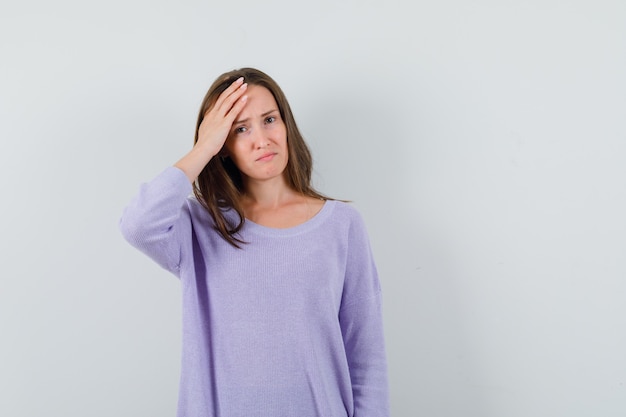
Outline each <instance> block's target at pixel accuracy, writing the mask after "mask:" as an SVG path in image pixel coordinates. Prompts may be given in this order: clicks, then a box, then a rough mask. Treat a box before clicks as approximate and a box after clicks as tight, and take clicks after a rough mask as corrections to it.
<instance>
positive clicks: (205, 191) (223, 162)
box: [193, 68, 330, 248]
mask: <svg viewBox="0 0 626 417" xmlns="http://www.w3.org/2000/svg"><path fill="white" fill-rule="evenodd" d="M239 77H243V78H244V82H246V83H248V85H258V86H262V87H265V88H267V89H268V90H269V91H270V92H271V93H272V95H273V96H274V99H275V100H276V104H278V110H279V112H280V116H281V118H282V119H283V121H284V123H285V126H286V128H287V149H288V161H287V167H286V168H285V174H286V175H285V178H286V180H287V185H288V186H289V187H290V188H291V189H293V190H294V191H296V192H298V193H300V194H302V195H304V196H308V197H313V198H318V199H322V200H330V198H329V197H326V196H325V195H323V194H321V193H319V192H318V191H316V190H315V189H314V188H313V186H312V185H311V172H312V169H313V160H312V158H311V152H310V151H309V148H308V146H307V144H306V142H305V141H304V138H303V137H302V134H301V133H300V130H299V129H298V126H297V125H296V121H295V119H294V117H293V114H292V113H291V107H289V102H288V101H287V98H286V97H285V94H284V93H283V91H282V90H281V88H280V87H279V86H278V84H277V83H276V82H275V81H274V80H273V79H272V78H271V77H270V76H269V75H267V74H265V73H264V72H262V71H259V70H258V69H255V68H240V69H237V70H233V71H230V72H227V73H224V74H222V75H220V76H219V77H218V78H217V79H216V80H215V81H214V82H213V85H211V87H210V88H209V91H208V92H207V93H206V95H205V96H204V100H202V105H201V106H200V113H199V114H198V123H197V124H196V134H195V138H194V144H195V143H196V142H197V141H198V129H199V128H200V123H202V120H203V119H204V115H205V114H206V112H207V111H208V110H209V109H210V108H211V107H213V105H215V102H216V101H217V98H218V97H219V95H220V94H222V92H223V91H224V90H226V88H228V86H229V85H231V84H232V83H233V82H234V81H235V80H236V79H238V78H239ZM218 155H219V154H218ZM193 192H194V194H195V196H196V198H197V199H198V201H199V202H200V204H202V206H203V207H204V208H205V209H206V210H207V211H208V212H209V214H210V215H211V217H212V218H213V220H214V222H215V229H216V230H217V231H218V232H219V233H220V234H221V235H222V237H223V238H224V239H226V241H227V242H228V243H230V244H231V245H233V246H235V247H237V248H241V246H240V244H242V243H245V242H244V241H243V240H241V239H240V238H239V237H238V236H237V233H238V232H239V231H240V230H241V228H242V227H243V224H244V222H245V217H244V212H243V207H242V205H241V202H240V199H241V196H242V194H243V192H244V189H243V181H242V177H241V172H239V169H238V168H237V167H236V166H235V164H234V163H233V162H232V160H231V159H230V158H222V157H219V156H217V155H216V156H215V157H213V158H211V160H210V161H209V163H208V164H207V165H206V166H205V167H204V169H203V170H202V172H201V173H200V175H199V176H198V179H197V180H196V181H195V182H194V184H193ZM231 208H232V209H234V210H235V211H236V212H237V214H238V216H239V221H238V222H237V223H236V224H231V222H229V221H228V219H227V218H226V217H225V216H224V211H226V210H228V209H231Z"/></svg>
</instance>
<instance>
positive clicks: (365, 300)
mask: <svg viewBox="0 0 626 417" xmlns="http://www.w3.org/2000/svg"><path fill="white" fill-rule="evenodd" d="M381 301H382V297H381V289H380V282H379V280H378V273H377V271H376V265H375V264H374V259H373V256H372V252H371V248H370V244H369V239H368V236H367V232H366V229H365V225H364V223H363V220H362V218H361V217H360V215H358V213H357V215H356V219H355V220H354V221H353V222H352V224H351V227H350V232H349V239H348V259H347V265H346V276H345V281H344V290H343V296H342V301H341V308H340V312H339V322H340V325H341V330H342V334H343V341H344V346H345V349H346V357H347V359H348V366H349V368H350V379H351V382H352V392H353V397H354V417H388V416H389V391H388V382H387V360H386V354H385V343H384V334H383V318H382V305H381Z"/></svg>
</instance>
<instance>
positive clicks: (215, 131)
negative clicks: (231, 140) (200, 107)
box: [196, 77, 248, 156]
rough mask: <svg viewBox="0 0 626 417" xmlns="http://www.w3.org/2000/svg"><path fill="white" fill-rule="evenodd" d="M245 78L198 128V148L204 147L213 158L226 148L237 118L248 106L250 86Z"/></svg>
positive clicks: (211, 109)
mask: <svg viewBox="0 0 626 417" xmlns="http://www.w3.org/2000/svg"><path fill="white" fill-rule="evenodd" d="M243 81H244V80H243V77H241V78H239V79H237V80H235V81H234V82H233V83H232V84H231V85H230V86H228V88H227V89H226V90H224V92H223V93H222V94H220V96H219V97H218V98H217V101H216V102H215V104H214V105H213V107H211V108H210V109H209V110H207V112H206V113H205V114H204V118H203V119H202V122H201V123H200V126H199V127H198V141H197V142H196V146H199V147H203V148H205V149H207V150H208V152H210V155H211V156H214V155H217V154H218V153H219V151H220V150H221V149H222V146H224V142H226V139H227V138H228V134H229V133H230V130H231V128H232V126H233V123H234V121H235V118H236V117H237V115H238V114H239V113H240V112H241V110H242V109H243V107H244V106H245V104H246V99H247V96H245V95H244V94H245V92H246V89H247V87H248V84H245V83H244V82H243Z"/></svg>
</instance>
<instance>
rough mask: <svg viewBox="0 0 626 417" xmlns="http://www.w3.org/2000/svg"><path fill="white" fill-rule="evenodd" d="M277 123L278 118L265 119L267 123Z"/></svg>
mask: <svg viewBox="0 0 626 417" xmlns="http://www.w3.org/2000/svg"><path fill="white" fill-rule="evenodd" d="M275 121H276V118H275V117H274V116H270V117H268V118H267V119H265V123H274V122H275Z"/></svg>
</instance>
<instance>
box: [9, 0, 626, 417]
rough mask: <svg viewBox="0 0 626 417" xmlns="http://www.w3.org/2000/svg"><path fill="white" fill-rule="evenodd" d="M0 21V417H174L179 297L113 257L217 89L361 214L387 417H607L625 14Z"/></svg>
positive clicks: (113, 6)
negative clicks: (274, 103)
mask: <svg viewBox="0 0 626 417" xmlns="http://www.w3.org/2000/svg"><path fill="white" fill-rule="evenodd" d="M13 3H16V4H11V5H8V4H5V3H3V4H2V6H0V59H1V64H0V138H1V144H0V169H1V172H0V186H1V188H0V189H1V190H2V195H3V198H2V201H3V202H2V205H1V210H2V211H1V213H2V222H1V224H0V236H1V241H0V242H1V245H2V246H1V248H0V249H1V250H0V256H1V257H2V270H1V271H2V272H1V280H0V332H1V333H0V335H1V336H0V337H1V343H0V415H2V416H11V417H22V416H24V417H26V416H28V417H35V416H64V417H74V416H76V417H78V416H80V417H84V416H90V417H100V416H173V415H174V414H175V408H176V399H177V386H178V373H179V369H180V364H179V360H180V359H179V355H180V337H181V323H180V312H181V307H180V291H179V290H180V289H179V284H178V281H177V280H176V278H174V277H173V276H170V275H169V274H168V273H166V272H165V271H163V270H161V269H160V268H159V267H158V266H157V265H156V264H154V263H153V262H152V261H150V260H149V259H148V258H146V257H145V256H144V255H142V254H141V253H139V252H138V251H136V250H135V249H133V248H132V247H130V245H128V244H127V243H126V242H125V241H124V240H123V239H122V237H121V235H120V233H119V231H118V229H117V222H118V219H119V217H120V215H121V213H122V210H123V208H124V206H125V205H126V204H127V202H128V201H129V200H130V198H131V197H132V196H133V195H134V193H135V192H136V191H137V189H138V187H139V184H140V183H141V182H143V181H147V180H149V179H151V178H153V177H154V176H155V175H156V174H158V173H159V172H160V171H161V170H162V169H164V168H165V167H167V166H169V165H171V164H172V163H174V162H175V161H176V160H177V159H178V158H179V157H180V156H182V155H183V154H184V153H185V152H186V151H187V150H188V149H189V148H190V146H191V144H192V138H193V128H194V124H195V119H196V115H197V111H198V108H199V105H200V101H201V99H202V97H203V96H204V93H205V92H206V89H207V88H208V87H209V85H210V84H211V82H212V81H213V79H214V78H215V77H217V76H218V75H219V74H221V73H222V72H224V71H228V70H231V69H234V68H238V67H241V66H254V67H257V68H259V69H261V70H263V71H265V72H267V73H269V74H270V75H271V76H273V77H274V78H275V79H276V81H277V82H278V83H279V84H280V85H281V86H282V87H283V89H284V90H285V92H286V94H287V97H288V98H289V99H290V101H291V104H292V107H293V110H294V112H295V115H296V119H297V121H298V123H299V125H300V127H301V130H302V131H303V133H304V135H305V137H306V138H307V140H308V141H309V144H310V146H311V148H312V151H313V154H314V158H315V160H316V173H315V182H316V184H317V186H318V187H319V188H320V189H321V190H322V191H323V192H326V193H328V194H330V195H332V196H335V197H338V198H344V199H351V200H353V201H354V205H355V206H356V207H357V208H358V209H359V210H360V211H361V212H362V213H363V215H364V217H365V220H366V223H367V225H368V229H369V231H370V238H371V240H372V245H373V247H374V251H375V256H376V260H377V263H378V266H379V272H380V274H381V279H382V285H383V291H384V302H385V305H384V307H385V311H384V313H385V324H386V339H387V345H388V356H389V366H390V370H389V372H390V381H391V400H392V412H393V415H394V416H396V417H401V416H407V417H413V416H428V417H458V416H463V417H474V416H476V417H543V416H546V417H548V416H550V417H554V416H567V417H578V416H594V417H595V416H602V417H612V416H624V415H626V259H625V258H626V256H625V255H626V220H625V215H624V213H626V121H625V120H626V118H625V116H626V2H624V1H623V0H614V1H610V0H595V1H591V0H588V1H582V0H581V1H576V0H572V1H565V0H561V1H559V0H542V1H538V0H531V1H528V0H525V1H520V0H518V1H495V0H494V1H488V0H477V1H472V2H468V1H463V0H444V1H417V2H410V1H384V2H383V1H380V0H379V1H368V0H366V1H356V0H354V1H328V0H322V1H317V2H309V3H302V4H301V3H300V2H295V1H286V0H283V1H271V0H270V1H251V0H242V1H239V2H201V1H192V0H187V1H177V2H174V1H170V2H165V1H147V0H143V1H138V0H131V1H128V0H124V1H121V0H111V1H107V2H97V3H96V2H86V1H70V0H61V1H54V2H46V1H43V0H36V1H32V2H20V3H19V4H17V3H18V2H13Z"/></svg>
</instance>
